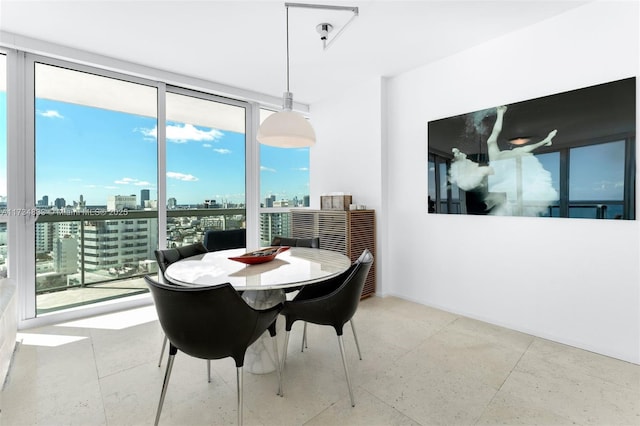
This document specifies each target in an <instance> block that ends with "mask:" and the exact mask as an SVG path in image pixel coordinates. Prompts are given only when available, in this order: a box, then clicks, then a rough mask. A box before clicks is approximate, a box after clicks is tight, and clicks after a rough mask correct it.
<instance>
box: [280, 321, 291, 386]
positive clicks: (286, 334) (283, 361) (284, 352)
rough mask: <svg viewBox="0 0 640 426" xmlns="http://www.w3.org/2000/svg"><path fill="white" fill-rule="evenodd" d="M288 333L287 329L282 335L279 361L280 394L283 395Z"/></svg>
mask: <svg viewBox="0 0 640 426" xmlns="http://www.w3.org/2000/svg"><path fill="white" fill-rule="evenodd" d="M289 333H290V331H287V332H286V333H285V335H284V349H283V353H282V360H281V362H280V396H284V363H285V361H286V360H287V348H288V346H289Z"/></svg>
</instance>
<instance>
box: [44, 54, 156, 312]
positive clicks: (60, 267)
mask: <svg viewBox="0 0 640 426" xmlns="http://www.w3.org/2000/svg"><path fill="white" fill-rule="evenodd" d="M34 67H35V69H34V79H35V85H34V88H35V93H34V97H35V101H34V106H35V117H34V118H35V152H34V154H35V197H36V199H35V200H34V202H35V204H34V205H35V206H36V208H35V216H36V221H35V224H34V226H35V241H34V245H35V265H36V271H35V272H36V280H35V286H36V308H37V313H38V314H41V313H46V312H50V311H55V310H59V309H63V308H68V307H72V306H77V305H83V304H88V303H93V302H96V301H102V300H107V299H112V298H116V297H123V296H127V295H131V294H135V293H140V292H144V291H146V286H145V285H144V282H143V280H141V279H140V277H141V276H142V275H144V274H145V273H149V272H153V270H154V269H153V259H154V255H153V251H154V250H155V249H156V248H157V246H158V232H157V229H158V222H157V207H156V206H157V187H158V185H157V151H158V149H157V143H156V140H155V139H154V138H151V137H149V134H148V132H149V131H150V130H149V129H154V128H156V127H157V113H156V109H157V89H156V88H155V87H151V86H148V85H144V84H140V83H135V82H132V81H123V80H121V79H117V78H114V77H107V76H104V75H97V74H93V73H89V72H84V71H78V70H73V69H68V68H64V67H61V66H55V65H50V64H45V63H38V62H36V63H35V64H34Z"/></svg>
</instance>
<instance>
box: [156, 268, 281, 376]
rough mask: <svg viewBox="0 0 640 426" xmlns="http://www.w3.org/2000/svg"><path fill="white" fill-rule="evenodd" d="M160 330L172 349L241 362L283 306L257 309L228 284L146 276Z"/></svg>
mask: <svg viewBox="0 0 640 426" xmlns="http://www.w3.org/2000/svg"><path fill="white" fill-rule="evenodd" d="M145 281H146V282H147V285H148V286H149V290H150V291H151V295H152V296H153V301H154V303H155V306H156V311H157V312H158V319H159V321H160V325H161V326H162V330H163V331H164V333H165V335H166V336H167V338H168V339H169V342H170V344H171V345H172V346H174V347H175V348H177V349H179V350H181V351H183V352H184V353H186V354H189V355H191V356H194V357H197V358H203V359H220V358H226V357H232V358H233V359H234V360H235V362H236V367H241V366H242V365H243V364H244V354H245V352H246V350H247V347H248V346H249V345H250V344H252V343H253V342H255V341H256V340H257V339H258V338H259V337H260V336H261V335H262V333H264V332H265V330H267V328H268V327H269V326H270V325H271V324H272V323H273V321H274V320H275V319H276V317H277V316H278V312H279V311H280V309H281V307H282V305H281V304H278V305H276V306H274V307H272V308H269V309H267V310H256V309H254V308H252V307H251V306H249V305H247V303H246V302H245V301H244V300H243V299H242V297H240V295H239V294H238V292H237V291H236V290H235V289H234V288H233V287H232V286H231V284H229V283H226V284H220V285H217V286H213V287H176V286H171V285H166V284H162V283H159V282H157V281H155V280H154V279H152V278H151V277H150V276H148V275H147V276H145Z"/></svg>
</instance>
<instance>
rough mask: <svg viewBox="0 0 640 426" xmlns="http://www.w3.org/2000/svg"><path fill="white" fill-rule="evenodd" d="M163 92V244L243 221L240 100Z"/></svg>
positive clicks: (241, 224)
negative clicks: (164, 116) (164, 138)
mask: <svg viewBox="0 0 640 426" xmlns="http://www.w3.org/2000/svg"><path fill="white" fill-rule="evenodd" d="M169 90H171V92H168V93H167V94H166V110H167V125H166V140H167V144H166V159H167V160H166V188H167V190H166V194H167V196H166V208H167V243H166V245H167V246H168V247H175V246H181V245H184V244H191V243H194V242H197V241H201V240H202V237H203V233H204V232H205V231H207V230H225V229H238V228H245V227H246V203H247V201H246V191H245V187H246V178H245V175H246V168H245V162H246V155H245V145H246V136H245V135H246V126H247V112H246V108H247V106H246V104H244V103H241V102H237V101H231V100H229V99H223V98H216V97H214V96H210V95H206V94H203V93H197V92H193V91H186V90H180V89H178V88H170V89H169Z"/></svg>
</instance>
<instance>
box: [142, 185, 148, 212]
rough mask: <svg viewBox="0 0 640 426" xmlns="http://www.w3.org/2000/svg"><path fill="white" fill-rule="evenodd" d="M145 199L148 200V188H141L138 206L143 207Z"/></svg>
mask: <svg viewBox="0 0 640 426" xmlns="http://www.w3.org/2000/svg"><path fill="white" fill-rule="evenodd" d="M145 201H149V190H148V189H141V190H140V208H141V209H144V208H145V204H144V202H145Z"/></svg>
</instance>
